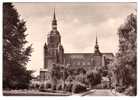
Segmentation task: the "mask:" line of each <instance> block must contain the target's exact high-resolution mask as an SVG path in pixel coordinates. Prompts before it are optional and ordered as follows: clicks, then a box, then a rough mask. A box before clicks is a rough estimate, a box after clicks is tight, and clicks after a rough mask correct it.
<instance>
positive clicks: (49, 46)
mask: <svg viewBox="0 0 140 100" xmlns="http://www.w3.org/2000/svg"><path fill="white" fill-rule="evenodd" d="M93 38H94V37H93ZM112 58H113V53H102V52H100V50H99V45H98V39H97V36H96V41H95V47H94V52H93V53H64V48H63V45H62V44H61V36H60V33H59V31H58V29H57V20H56V16H55V12H54V15H53V20H52V30H51V31H50V33H49V34H48V35H47V43H45V44H44V68H43V69H41V71H40V76H41V80H42V81H44V80H47V79H49V73H50V69H51V68H52V66H53V64H60V65H62V66H63V65H64V66H65V65H69V68H73V69H77V68H81V67H82V68H84V69H85V70H91V69H95V68H98V67H102V66H105V65H106V59H112Z"/></svg>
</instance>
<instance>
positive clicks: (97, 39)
mask: <svg viewBox="0 0 140 100" xmlns="http://www.w3.org/2000/svg"><path fill="white" fill-rule="evenodd" d="M97 44H98V39H97V33H96V45H97Z"/></svg>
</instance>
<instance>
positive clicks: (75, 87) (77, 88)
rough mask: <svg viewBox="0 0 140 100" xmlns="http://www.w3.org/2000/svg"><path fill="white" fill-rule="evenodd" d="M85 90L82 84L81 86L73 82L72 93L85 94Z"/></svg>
mask: <svg viewBox="0 0 140 100" xmlns="http://www.w3.org/2000/svg"><path fill="white" fill-rule="evenodd" d="M86 90H87V88H86V86H85V85H84V84H81V83H79V82H75V83H74V84H73V87H72V92H73V93H81V92H85V91H86Z"/></svg>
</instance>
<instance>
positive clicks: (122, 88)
mask: <svg viewBox="0 0 140 100" xmlns="http://www.w3.org/2000/svg"><path fill="white" fill-rule="evenodd" d="M124 90H125V87H122V86H117V87H116V91H117V92H120V93H122V92H124Z"/></svg>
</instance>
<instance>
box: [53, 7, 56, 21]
mask: <svg viewBox="0 0 140 100" xmlns="http://www.w3.org/2000/svg"><path fill="white" fill-rule="evenodd" d="M53 20H56V17H55V8H54V13H53Z"/></svg>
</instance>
